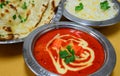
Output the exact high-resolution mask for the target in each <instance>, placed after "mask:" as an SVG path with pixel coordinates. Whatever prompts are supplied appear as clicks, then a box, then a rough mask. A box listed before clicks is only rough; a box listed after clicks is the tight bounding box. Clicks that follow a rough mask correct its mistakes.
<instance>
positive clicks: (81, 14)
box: [65, 0, 118, 21]
mask: <svg viewBox="0 0 120 76" xmlns="http://www.w3.org/2000/svg"><path fill="white" fill-rule="evenodd" d="M103 1H106V0H66V2H65V9H66V10H67V11H68V12H69V13H71V14H72V15H74V16H76V17H78V18H81V19H85V20H92V21H103V20H108V19H111V18H114V17H115V16H116V15H117V13H118V9H115V4H114V3H112V2H111V1H110V0H107V1H108V3H109V6H110V8H109V9H108V10H106V11H103V10H101V8H100V2H103ZM80 3H82V4H83V5H84V8H83V9H82V10H81V11H77V12H76V11H75V7H76V6H78V5H79V4H80Z"/></svg>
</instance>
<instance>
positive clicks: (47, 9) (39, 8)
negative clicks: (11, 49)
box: [0, 0, 60, 40]
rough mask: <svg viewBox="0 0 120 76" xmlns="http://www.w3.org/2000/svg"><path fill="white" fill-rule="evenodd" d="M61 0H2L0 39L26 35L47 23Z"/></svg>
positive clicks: (0, 5)
mask: <svg viewBox="0 0 120 76" xmlns="http://www.w3.org/2000/svg"><path fill="white" fill-rule="evenodd" d="M59 2H60V0H0V40H12V39H19V38H24V37H26V36H27V35H28V34H29V33H30V32H32V31H33V30H34V29H35V28H37V27H40V26H42V25H44V24H47V23H49V22H50V21H51V19H52V18H53V17H54V15H55V11H54V10H55V9H56V7H57V6H58V4H59Z"/></svg>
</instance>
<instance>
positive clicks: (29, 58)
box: [23, 22, 116, 76]
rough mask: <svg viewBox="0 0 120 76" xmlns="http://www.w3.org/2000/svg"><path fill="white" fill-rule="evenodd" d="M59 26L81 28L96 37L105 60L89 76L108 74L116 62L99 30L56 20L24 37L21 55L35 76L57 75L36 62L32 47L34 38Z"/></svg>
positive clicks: (105, 75)
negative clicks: (102, 49)
mask: <svg viewBox="0 0 120 76" xmlns="http://www.w3.org/2000/svg"><path fill="white" fill-rule="evenodd" d="M59 28H73V29H77V30H81V31H83V32H86V33H88V34H89V35H91V36H92V37H94V38H96V39H97V40H98V41H99V42H100V43H101V44H102V46H103V48H104V52H105V61H104V64H103V66H102V67H101V68H100V69H99V70H98V71H97V72H94V73H93V74H90V76H109V75H110V74H111V72H112V70H113V69H114V67H115V64H116V54H115V51H114V48H113V47H112V45H111V43H110V42H109V41H108V40H107V39H106V38H105V36H103V35H102V34H101V33H100V32H98V31H96V30H95V29H93V28H90V27H88V26H82V25H80V24H76V23H73V22H56V23H53V24H47V25H44V26H42V27H40V28H38V29H36V30H34V31H33V32H32V33H31V34H29V36H28V37H27V38H26V39H25V41H24V45H23V55H24V60H25V62H26V64H27V65H28V67H29V68H30V69H31V70H32V71H33V72H34V73H35V74H36V75H37V76H58V75H57V74H54V73H52V72H49V71H48V70H46V69H44V68H43V67H42V66H41V65H39V64H38V62H37V61H36V59H35V58H34V55H33V48H34V45H35V43H36V40H37V39H38V38H39V37H40V36H41V35H43V34H44V33H46V32H48V31H50V30H53V29H59ZM48 66H49V65H48Z"/></svg>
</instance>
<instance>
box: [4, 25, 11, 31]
mask: <svg viewBox="0 0 120 76" xmlns="http://www.w3.org/2000/svg"><path fill="white" fill-rule="evenodd" d="M3 29H4V30H5V31H7V32H12V30H11V27H7V26H3Z"/></svg>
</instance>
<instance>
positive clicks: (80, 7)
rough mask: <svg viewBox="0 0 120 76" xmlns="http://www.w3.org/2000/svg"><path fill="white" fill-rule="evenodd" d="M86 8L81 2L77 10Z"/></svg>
mask: <svg viewBox="0 0 120 76" xmlns="http://www.w3.org/2000/svg"><path fill="white" fill-rule="evenodd" d="M83 8H84V5H83V4H82V3H80V4H79V5H78V6H76V7H75V11H81V10H82V9H83Z"/></svg>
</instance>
